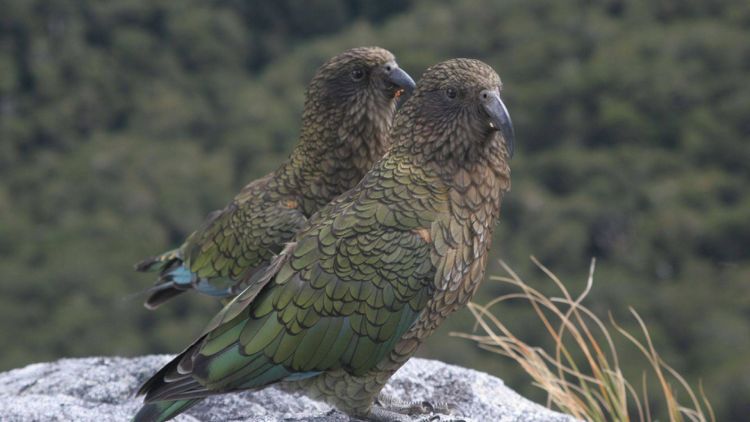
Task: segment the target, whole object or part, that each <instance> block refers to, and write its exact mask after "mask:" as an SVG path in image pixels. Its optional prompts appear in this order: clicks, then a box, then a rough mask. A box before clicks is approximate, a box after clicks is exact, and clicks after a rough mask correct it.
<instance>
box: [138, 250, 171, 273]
mask: <svg viewBox="0 0 750 422" xmlns="http://www.w3.org/2000/svg"><path fill="white" fill-rule="evenodd" d="M180 255H181V254H180V249H179V248H177V249H172V250H171V251H169V252H165V253H163V254H161V255H156V256H152V257H149V258H146V259H144V260H143V261H141V262H139V263H137V264H135V270H136V271H140V272H149V271H163V270H164V268H166V267H168V266H169V265H170V264H171V263H172V261H175V260H179V261H182V259H181V258H180Z"/></svg>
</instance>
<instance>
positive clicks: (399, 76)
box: [385, 62, 417, 95]
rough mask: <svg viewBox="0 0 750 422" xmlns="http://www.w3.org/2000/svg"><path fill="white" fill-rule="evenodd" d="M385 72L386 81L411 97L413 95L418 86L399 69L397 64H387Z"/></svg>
mask: <svg viewBox="0 0 750 422" xmlns="http://www.w3.org/2000/svg"><path fill="white" fill-rule="evenodd" d="M385 72H386V80H387V81H388V82H390V83H392V84H393V85H396V86H397V87H399V88H401V89H403V90H404V93H405V94H406V95H411V93H412V92H414V88H416V86H417V84H415V83H414V79H412V78H411V76H409V74H408V73H406V72H404V71H403V70H402V69H401V68H400V67H398V65H397V64H396V63H394V62H390V63H386V65H385Z"/></svg>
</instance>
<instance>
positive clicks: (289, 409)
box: [0, 356, 574, 422]
mask: <svg viewBox="0 0 750 422" xmlns="http://www.w3.org/2000/svg"><path fill="white" fill-rule="evenodd" d="M168 360H169V356H144V357H138V358H132V359H127V358H110V357H102V358H85V359H62V360H59V361H57V362H51V363H37V364H33V365H29V366H27V367H25V368H20V369H14V370H12V371H8V372H5V373H0V419H2V420H3V421H6V422H15V421H24V422H25V421H127V420H129V419H130V417H131V416H132V415H133V414H134V413H135V412H136V410H137V409H138V408H139V407H140V404H141V399H140V398H136V397H133V391H134V390H135V389H136V388H137V386H138V385H140V383H141V382H143V381H144V380H145V379H146V378H148V377H149V376H150V375H151V374H153V373H154V372H155V371H156V370H157V369H158V368H159V367H161V365H163V364H165V363H166V362H167V361H168ZM384 392H385V393H388V394H391V395H393V396H394V397H397V398H399V399H404V400H431V401H433V402H450V403H452V404H453V405H454V406H455V407H454V409H453V410H452V412H451V413H452V415H451V416H447V415H433V416H431V417H430V416H429V415H428V416H424V415H423V416H419V417H414V420H415V421H418V420H425V421H428V420H429V421H502V422H510V421H515V422H527V421H529V422H531V421H534V422H536V421H539V422H541V421H552V422H557V421H559V422H562V421H566V422H567V421H573V420H574V419H573V418H571V417H568V416H564V415H561V414H559V413H555V412H552V411H550V410H548V409H546V408H544V407H542V406H540V405H537V404H535V403H532V402H530V401H528V400H526V399H524V398H523V397H521V396H519V395H518V394H516V393H515V392H514V391H512V390H511V389H509V388H508V387H506V386H505V385H504V384H503V382H502V381H501V380H499V379H497V378H495V377H492V376H490V375H487V374H484V373H481V372H477V371H473V370H470V369H465V368H461V367H457V366H452V365H447V364H444V363H442V362H438V361H432V360H425V359H411V360H410V361H409V362H408V363H407V364H406V365H405V366H404V367H403V368H402V369H401V370H400V371H398V373H397V374H396V375H395V376H394V377H393V379H391V381H390V383H389V384H388V385H387V386H386V388H385V389H384ZM174 420H176V421H178V422H189V421H190V422H194V421H217V422H218V421H248V422H249V421H252V422H260V421H263V422H271V421H274V422H275V421H317V422H324V421H325V422H332V421H341V422H344V421H350V420H352V419H350V418H349V417H347V416H346V415H344V414H342V413H340V412H338V411H336V410H334V409H332V408H331V407H329V406H328V405H326V404H323V403H320V402H316V401H314V400H311V399H308V398H306V397H304V396H301V395H297V394H289V393H285V392H283V391H280V390H277V389H275V388H273V387H271V388H267V389H265V390H262V391H258V392H252V393H248V392H245V393H236V394H225V395H220V396H214V397H210V398H208V399H206V400H204V401H203V402H202V403H200V404H198V405H196V406H195V407H193V408H192V409H190V410H189V411H188V412H187V414H183V415H180V416H178V417H177V418H175V419H174Z"/></svg>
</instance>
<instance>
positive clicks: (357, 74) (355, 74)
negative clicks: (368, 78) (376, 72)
mask: <svg viewBox="0 0 750 422" xmlns="http://www.w3.org/2000/svg"><path fill="white" fill-rule="evenodd" d="M364 77H365V71H364V70H362V69H360V68H356V69H354V70H352V80H355V81H361V80H362V78H364Z"/></svg>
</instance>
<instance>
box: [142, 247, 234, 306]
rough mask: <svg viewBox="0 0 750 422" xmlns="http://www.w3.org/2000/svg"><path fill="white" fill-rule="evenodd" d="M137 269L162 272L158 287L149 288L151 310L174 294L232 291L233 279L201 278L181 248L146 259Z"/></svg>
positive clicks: (148, 303) (210, 294)
mask: <svg viewBox="0 0 750 422" xmlns="http://www.w3.org/2000/svg"><path fill="white" fill-rule="evenodd" d="M135 269H136V270H137V271H141V272H146V271H149V272H151V271H159V279H158V280H157V281H156V284H155V285H154V287H152V288H151V289H149V290H148V295H149V296H148V298H146V301H145V303H144V306H145V307H146V308H147V309H151V310H153V309H156V308H158V307H159V306H161V305H162V304H163V303H165V302H167V301H169V300H170V299H172V298H173V297H175V296H177V295H179V294H181V293H184V292H186V291H188V290H190V289H196V290H198V291H199V292H201V293H203V294H206V295H209V296H217V297H227V296H231V294H232V289H231V286H232V284H233V282H232V281H231V280H228V279H226V280H225V279H222V278H215V279H211V280H210V281H209V280H208V279H205V278H199V277H198V275H197V274H196V273H194V272H192V271H190V269H189V268H188V267H187V266H186V265H185V263H184V261H183V259H182V253H181V252H180V250H179V249H174V250H171V251H169V252H167V253H164V254H162V255H157V256H154V257H151V258H148V259H145V260H143V261H141V262H139V263H138V264H136V266H135ZM217 283H218V284H219V285H217ZM221 284H225V285H226V286H225V285H221Z"/></svg>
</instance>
